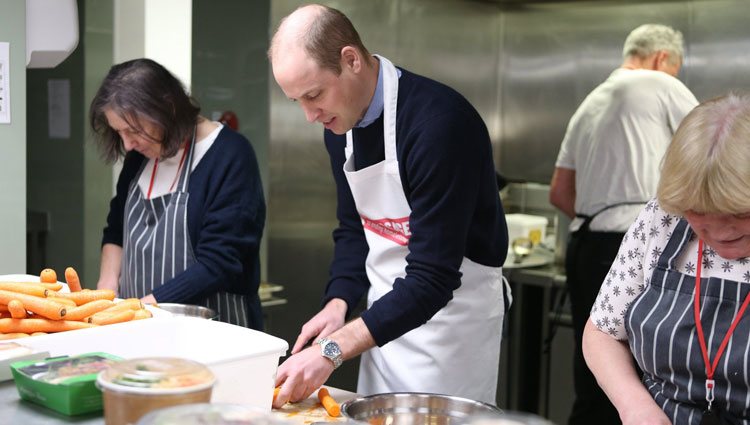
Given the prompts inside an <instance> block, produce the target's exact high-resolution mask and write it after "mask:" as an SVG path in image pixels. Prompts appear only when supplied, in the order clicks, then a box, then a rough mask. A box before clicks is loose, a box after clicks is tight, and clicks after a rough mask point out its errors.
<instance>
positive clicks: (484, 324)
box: [344, 56, 509, 404]
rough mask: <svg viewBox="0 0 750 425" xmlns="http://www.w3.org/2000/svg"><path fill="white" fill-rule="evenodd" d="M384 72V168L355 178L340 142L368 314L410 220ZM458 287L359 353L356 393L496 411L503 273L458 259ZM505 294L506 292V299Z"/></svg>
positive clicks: (397, 259)
mask: <svg viewBox="0 0 750 425" xmlns="http://www.w3.org/2000/svg"><path fill="white" fill-rule="evenodd" d="M378 58H379V59H380V65H381V66H382V67H383V82H384V98H385V99H384V100H385V106H384V112H383V114H384V117H383V118H384V124H383V125H384V135H385V136H384V139H385V140H384V143H385V161H383V162H380V163H378V164H374V165H372V166H370V167H366V168H364V169H362V170H359V171H355V168H354V157H353V154H354V146H353V143H352V132H351V131H349V132H348V133H347V135H346V162H345V163H344V173H345V175H346V179H347V182H348V183H349V187H350V189H351V192H352V195H353V197H354V202H355V204H356V207H357V212H358V213H359V215H360V217H361V219H362V224H363V226H364V229H365V236H366V238H367V244H368V245H369V248H370V250H369V254H368V255H367V260H366V270H367V277H368V278H369V280H370V290H369V293H368V296H367V306H368V308H369V307H370V306H372V304H373V302H375V301H376V300H378V299H379V298H380V297H382V296H383V295H384V294H385V293H387V292H388V291H390V290H391V289H392V288H393V282H394V280H395V279H396V278H399V277H404V276H405V275H406V272H405V269H406V255H407V254H408V253H409V246H408V241H409V236H410V235H411V233H410V232H409V226H408V224H409V216H410V214H411V208H410V207H409V203H408V202H407V200H406V195H405V194H404V190H403V187H402V185H401V178H400V176H399V171H398V160H397V156H396V101H397V98H398V75H397V74H396V68H395V67H394V66H393V64H392V63H391V62H390V61H388V59H386V58H383V57H381V56H378ZM460 271H461V273H462V276H463V277H462V279H461V283H462V284H461V287H460V288H459V289H458V290H456V291H454V292H453V299H452V300H451V301H450V302H449V303H448V304H447V305H446V306H445V307H444V308H443V309H441V310H440V311H439V312H438V313H437V314H436V315H435V316H434V317H432V319H430V320H429V321H428V322H427V323H426V324H424V325H422V326H420V327H418V328H416V329H413V330H411V331H410V332H407V333H406V334H405V335H403V336H401V337H400V338H398V339H396V340H394V341H391V342H389V343H387V344H385V346H383V347H375V348H373V349H371V350H369V351H367V352H365V353H364V354H362V360H361V364H360V371H359V381H358V387H357V392H358V393H360V394H365V395H368V394H377V393H383V392H429V393H439V394H448V395H453V396H459V397H465V398H469V399H472V400H479V401H483V402H487V403H491V404H495V392H496V390H497V377H498V364H499V359H500V340H501V336H502V334H501V332H502V325H503V317H504V316H505V308H504V300H503V279H502V268H500V267H487V266H483V265H480V264H477V263H474V262H472V261H470V260H469V259H467V258H464V260H463V263H462V264H461V268H460ZM508 293H509V292H508Z"/></svg>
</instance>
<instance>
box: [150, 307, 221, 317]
mask: <svg viewBox="0 0 750 425" xmlns="http://www.w3.org/2000/svg"><path fill="white" fill-rule="evenodd" d="M154 307H156V308H160V309H162V310H165V311H168V312H170V313H172V314H175V315H178V316H189V317H200V318H202V319H209V320H218V319H219V314H218V313H217V312H216V310H214V309H211V308H208V307H203V306H200V305H192V304H177V303H158V304H156V305H155V306H154Z"/></svg>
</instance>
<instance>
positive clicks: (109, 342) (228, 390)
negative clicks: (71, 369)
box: [23, 316, 289, 410]
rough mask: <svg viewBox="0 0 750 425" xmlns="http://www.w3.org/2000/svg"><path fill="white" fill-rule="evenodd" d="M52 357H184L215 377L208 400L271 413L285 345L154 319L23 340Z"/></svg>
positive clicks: (221, 328) (196, 321)
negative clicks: (95, 354)
mask: <svg viewBox="0 0 750 425" xmlns="http://www.w3.org/2000/svg"><path fill="white" fill-rule="evenodd" d="M23 344H24V345H26V346H28V347H32V348H35V349H38V350H44V351H49V353H50V355H51V356H62V355H76V354H82V353H87V352H95V351H102V352H105V353H109V354H114V355H116V356H120V357H123V358H126V359H130V358H136V357H155V356H156V357H165V356H166V357H183V358H186V359H190V360H195V361H198V362H201V363H203V364H205V365H206V366H208V367H209V368H210V369H211V371H212V372H213V373H214V375H215V376H216V385H215V386H214V390H213V395H212V397H211V400H212V401H213V402H217V403H237V404H245V405H251V406H255V407H259V408H262V409H266V410H270V409H271V401H272V399H273V387H274V381H275V378H276V369H277V367H278V363H279V358H280V357H281V356H283V355H284V354H285V353H286V350H287V349H288V348H289V345H288V344H287V343H286V341H284V340H282V339H279V338H276V337H274V336H271V335H268V334H265V333H263V332H258V331H254V330H252V329H247V328H243V327H240V326H235V325H230V324H228V323H223V322H217V321H213V320H205V319H201V318H196V317H183V316H174V317H158V318H153V319H146V320H136V321H133V322H127V323H118V324H114V325H107V326H101V327H97V328H90V329H81V330H76V331H69V332H61V333H57V334H49V335H42V336H35V337H31V338H24V339H23Z"/></svg>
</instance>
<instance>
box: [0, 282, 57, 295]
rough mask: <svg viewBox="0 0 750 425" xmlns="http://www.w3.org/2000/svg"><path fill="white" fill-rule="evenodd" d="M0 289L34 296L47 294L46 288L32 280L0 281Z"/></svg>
mask: <svg viewBox="0 0 750 425" xmlns="http://www.w3.org/2000/svg"><path fill="white" fill-rule="evenodd" d="M0 289H4V290H6V291H12V292H18V293H19V294H28V295H33V296H35V297H45V296H47V288H45V287H44V286H42V285H40V284H38V283H34V282H0Z"/></svg>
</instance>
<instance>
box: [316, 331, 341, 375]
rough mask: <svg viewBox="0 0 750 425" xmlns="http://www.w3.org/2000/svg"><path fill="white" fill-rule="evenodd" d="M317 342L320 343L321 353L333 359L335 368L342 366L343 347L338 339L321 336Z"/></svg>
mask: <svg viewBox="0 0 750 425" xmlns="http://www.w3.org/2000/svg"><path fill="white" fill-rule="evenodd" d="M315 342H316V343H317V344H318V345H320V355H321V356H323V357H325V358H327V359H328V360H330V361H332V362H333V368H334V369H336V368H338V367H339V366H341V363H342V362H343V361H344V359H343V358H342V356H341V348H340V347H339V345H338V344H337V343H336V341H333V340H330V339H328V338H320V339H319V340H317V341H315Z"/></svg>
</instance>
